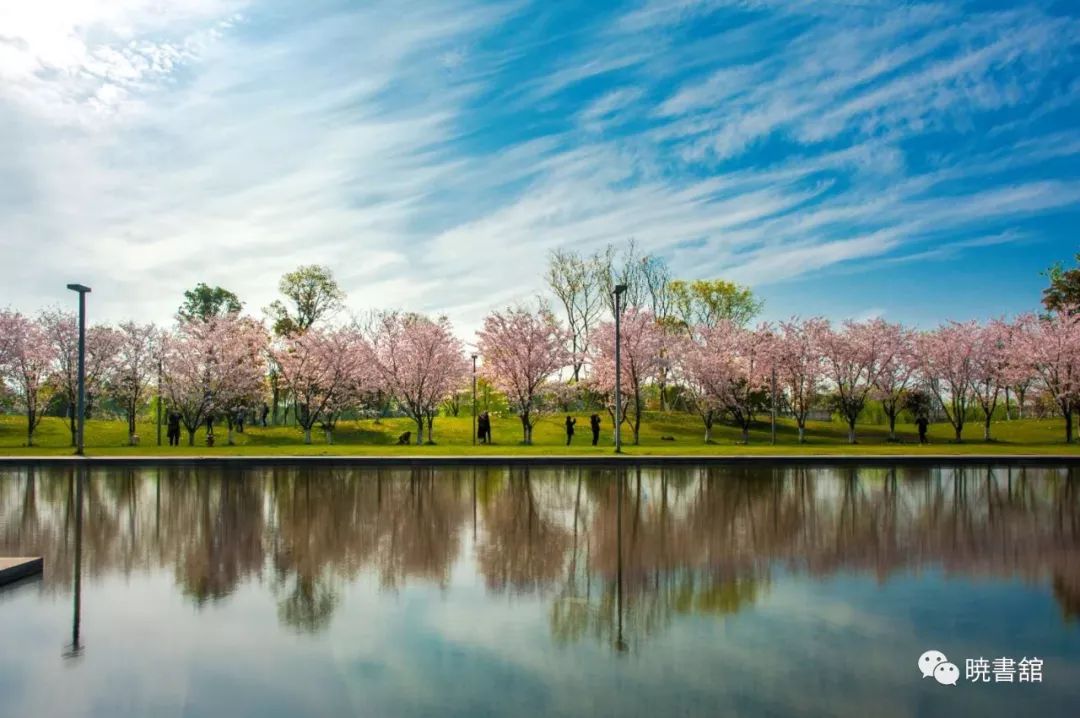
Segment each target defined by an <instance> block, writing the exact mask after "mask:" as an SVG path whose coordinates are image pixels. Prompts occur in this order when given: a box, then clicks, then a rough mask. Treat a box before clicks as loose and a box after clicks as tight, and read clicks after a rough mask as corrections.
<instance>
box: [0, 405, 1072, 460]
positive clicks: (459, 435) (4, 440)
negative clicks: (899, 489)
mask: <svg viewBox="0 0 1080 718" xmlns="http://www.w3.org/2000/svg"><path fill="white" fill-rule="evenodd" d="M605 418H606V417H605ZM588 423H589V422H588V415H579V416H578V433H577V434H576V435H575V437H574V443H573V444H572V445H571V446H569V447H567V446H566V436H565V434H564V432H563V416H556V417H548V418H545V419H543V420H542V421H540V422H539V423H538V424H537V426H536V428H535V429H534V432H533V440H534V443H533V445H532V446H523V445H521V424H520V422H519V421H518V420H517V418H516V417H513V416H510V417H503V418H493V419H492V434H493V437H494V440H495V443H494V444H493V445H492V446H475V447H474V446H472V443H471V436H472V434H471V431H472V421H471V419H470V418H469V417H467V416H466V417H457V418H454V417H440V418H438V419H436V421H435V442H436V443H435V444H434V445H429V446H416V445H411V446H398V445H397V437H398V435H400V434H401V433H402V432H404V431H415V426H414V425H413V424H412V422H411V421H409V420H407V419H384V420H382V421H381V422H379V423H376V422H375V421H373V420H362V421H346V422H341V423H340V424H339V426H338V429H337V431H336V432H335V433H334V444H333V445H328V444H327V443H326V442H325V438H324V436H323V435H322V432H321V431H318V430H316V431H315V432H314V433H313V443H312V444H311V445H305V444H304V443H303V433H302V432H301V431H300V429H299V428H297V427H292V426H277V427H269V428H266V429H264V428H262V427H248V428H247V430H246V431H245V432H244V433H243V434H238V433H234V435H233V436H234V439H235V442H236V445H235V446H226V445H225V437H226V432H225V428H224V426H220V427H219V428H218V429H217V431H216V432H215V433H216V439H217V445H216V446H213V447H208V446H206V442H205V435H204V433H203V431H202V430H200V431H199V432H198V433H197V434H196V437H195V445H194V446H192V447H189V446H188V445H187V433H186V432H184V433H183V437H182V439H181V446H180V447H177V448H173V447H169V446H168V445H165V446H161V447H159V446H157V445H156V429H155V426H154V425H153V424H152V423H142V424H140V425H139V427H138V433H139V436H140V439H141V442H140V445H139V446H134V447H132V446H128V445H127V427H126V425H125V424H124V423H123V422H120V421H100V420H91V421H89V422H88V423H87V426H86V453H87V454H88V455H90V456H123V455H129V456H147V455H156V454H161V455H177V456H182V455H191V456H212V455H265V454H276V455H282V456H286V455H315V456H318V455H389V456H424V455H429V456H440V455H463V454H477V455H485V454H488V455H498V454H522V455H528V454H560V455H562V454H573V455H582V456H590V455H592V456H602V455H610V454H611V453H612V437H611V423H610V421H605V425H604V428H603V431H602V433H601V438H600V445H599V446H596V447H593V446H590V441H591V436H590V433H589V429H588ZM898 433H899V439H900V440H899V442H895V443H893V442H889V441H887V436H888V433H887V431H886V429H885V427H883V426H874V425H866V426H862V425H860V426H859V430H858V434H859V443H858V444H855V445H851V444H848V443H847V428H846V426H845V425H843V424H841V423H839V422H812V423H811V424H810V425H809V426H808V434H807V443H805V444H803V445H799V444H798V443H797V435H796V432H795V427H794V424H793V423H792V422H790V421H785V420H782V421H781V422H780V424H779V426H778V431H777V444H776V446H772V445H770V443H769V424H768V422H767V421H763V422H759V423H758V424H756V425H755V426H754V427H753V429H752V430H751V433H750V443H749V445H745V446H744V445H741V444H739V443H738V441H739V439H740V432H739V430H738V429H737V428H736V427H733V426H728V425H716V426H714V427H713V443H711V444H705V443H703V438H704V432H703V428H702V424H701V421H700V420H699V419H698V418H697V417H696V416H691V415H687V414H682V413H659V412H656V413H651V414H649V415H648V416H647V417H646V421H645V422H644V423H643V425H642V428H641V442H640V444H639V445H637V446H634V445H633V444H632V439H631V433H630V431H629V430H626V431H625V432H624V451H625V453H627V454H630V455H635V454H636V455H663V454H668V455H674V454H690V455H703V456H704V455H735V454H884V455H887V454H917V453H926V454H943V453H947V454H983V453H985V454H1061V453H1070V454H1074V453H1075V454H1080V446H1078V445H1075V444H1074V445H1071V446H1070V445H1067V444H1065V442H1064V433H1065V432H1064V425H1063V423H1062V420H1060V419H1054V420H1031V419H1029V420H1024V421H1016V420H1014V421H999V422H995V423H994V424H993V428H992V434H993V436H994V441H992V442H984V441H982V440H981V437H982V426H981V425H979V424H971V425H969V426H968V427H966V428H965V430H964V434H965V441H964V443H962V444H956V443H954V442H953V441H952V435H953V432H952V427H951V426H949V425H948V424H932V425H931V426H930V445H929V446H919V444H918V441H917V434H916V431H915V427H914V426H911V425H905V426H900V427H898ZM664 436H670V437H673V438H674V440H673V441H666V440H663V439H662V438H661V437H664ZM163 437H164V432H163ZM163 440H164V439H163ZM70 441H71V435H70V433H69V431H68V427H67V424H66V422H65V421H64V420H63V419H60V418H57V417H46V418H45V419H44V420H43V421H42V423H41V426H40V427H39V429H38V431H37V433H36V435H35V439H34V443H35V446H32V447H27V446H26V445H25V444H26V419H25V418H24V417H20V416H10V415H9V416H0V455H9V456H19V455H24V456H30V455H38V456H40V455H65V454H68V453H71V451H72V449H71V445H70Z"/></svg>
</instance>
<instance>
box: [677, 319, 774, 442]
mask: <svg viewBox="0 0 1080 718" xmlns="http://www.w3.org/2000/svg"><path fill="white" fill-rule="evenodd" d="M774 346H775V345H774V337H773V333H772V329H771V327H769V326H768V325H766V324H762V325H760V326H759V327H757V329H753V330H751V329H746V328H743V327H741V326H739V325H737V324H735V323H733V322H730V321H727V320H722V321H719V322H716V323H715V324H713V325H701V326H697V327H693V328H692V330H691V334H690V338H689V339H687V340H686V343H685V344H683V345H681V346H677V349H676V352H677V353H678V354H680V355H681V357H680V360H679V364H678V365H679V367H680V375H681V377H682V379H683V380H684V382H685V385H686V387H687V389H688V391H689V392H690V395H691V397H692V400H693V402H694V404H695V406H696V408H697V411H698V414H699V415H701V417H702V421H703V422H704V423H705V440H706V441H710V440H711V439H712V426H713V423H714V421H715V420H716V418H717V417H718V415H719V413H720V412H727V413H728V414H730V415H731V416H732V418H733V419H734V420H735V423H736V424H738V426H739V427H740V428H741V429H742V440H743V443H747V442H748V441H749V440H750V425H751V424H752V423H753V420H754V412H755V410H756V408H757V407H758V405H759V404H760V403H761V398H762V397H761V395H762V393H763V392H764V391H765V390H766V389H767V388H768V386H769V383H770V380H771V376H772V359H773V351H774Z"/></svg>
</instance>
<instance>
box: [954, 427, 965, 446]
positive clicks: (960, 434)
mask: <svg viewBox="0 0 1080 718" xmlns="http://www.w3.org/2000/svg"><path fill="white" fill-rule="evenodd" d="M953 429H954V430H955V431H956V443H957V444H961V443H963V442H964V437H963V434H964V425H963V424H954V425H953Z"/></svg>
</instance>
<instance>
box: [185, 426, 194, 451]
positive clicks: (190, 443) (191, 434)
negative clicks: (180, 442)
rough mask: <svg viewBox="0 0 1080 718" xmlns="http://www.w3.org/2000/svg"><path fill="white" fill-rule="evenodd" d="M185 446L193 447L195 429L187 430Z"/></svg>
mask: <svg viewBox="0 0 1080 718" xmlns="http://www.w3.org/2000/svg"><path fill="white" fill-rule="evenodd" d="M184 428H185V429H187V427H184ZM187 445H188V446H195V429H188V430H187Z"/></svg>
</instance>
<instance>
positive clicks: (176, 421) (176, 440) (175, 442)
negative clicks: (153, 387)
mask: <svg viewBox="0 0 1080 718" xmlns="http://www.w3.org/2000/svg"><path fill="white" fill-rule="evenodd" d="M166 433H167V435H168V437H169V446H180V412H178V411H176V410H175V409H173V410H172V411H170V412H169V425H168V431H167V432H166Z"/></svg>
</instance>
